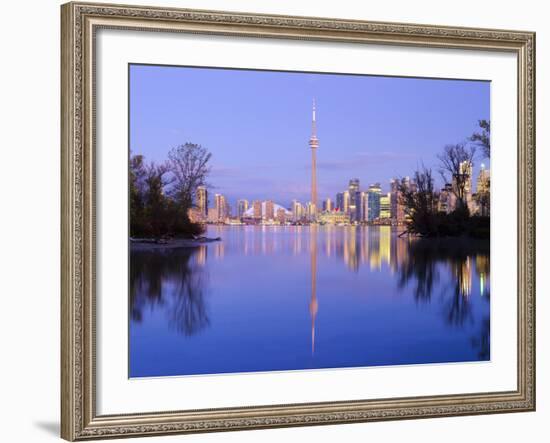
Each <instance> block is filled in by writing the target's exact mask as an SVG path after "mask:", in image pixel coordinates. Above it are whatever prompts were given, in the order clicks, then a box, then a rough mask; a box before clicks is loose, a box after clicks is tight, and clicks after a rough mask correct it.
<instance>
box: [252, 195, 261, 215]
mask: <svg viewBox="0 0 550 443" xmlns="http://www.w3.org/2000/svg"><path fill="white" fill-rule="evenodd" d="M252 218H255V219H256V220H261V219H262V202H261V201H260V200H254V202H253V203H252Z"/></svg>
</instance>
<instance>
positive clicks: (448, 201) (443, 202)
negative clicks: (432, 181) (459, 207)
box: [437, 183, 455, 214]
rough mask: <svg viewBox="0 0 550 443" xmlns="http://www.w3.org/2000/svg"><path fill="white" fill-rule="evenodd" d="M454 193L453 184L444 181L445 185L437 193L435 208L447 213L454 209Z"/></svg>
mask: <svg viewBox="0 0 550 443" xmlns="http://www.w3.org/2000/svg"><path fill="white" fill-rule="evenodd" d="M454 206H455V195H454V193H453V185H452V184H451V183H445V186H444V187H443V188H442V189H441V192H440V193H439V199H438V202H437V210H438V211H439V212H444V213H445V214H449V213H450V212H452V211H454Z"/></svg>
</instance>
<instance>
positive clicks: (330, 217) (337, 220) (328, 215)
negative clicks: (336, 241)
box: [318, 211, 349, 225]
mask: <svg viewBox="0 0 550 443" xmlns="http://www.w3.org/2000/svg"><path fill="white" fill-rule="evenodd" d="M318 218H319V222H320V223H326V224H327V225H340V224H344V223H347V222H348V221H349V218H348V216H347V215H346V214H344V213H343V212H342V211H331V212H323V213H321V214H320V215H319V217H318Z"/></svg>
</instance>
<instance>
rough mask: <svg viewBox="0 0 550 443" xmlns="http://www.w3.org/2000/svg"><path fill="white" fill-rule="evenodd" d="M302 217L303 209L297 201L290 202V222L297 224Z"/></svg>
mask: <svg viewBox="0 0 550 443" xmlns="http://www.w3.org/2000/svg"><path fill="white" fill-rule="evenodd" d="M303 217H304V208H303V206H302V204H301V203H300V202H299V201H298V200H292V221H293V222H294V223H297V222H299V221H301V220H302V218H303Z"/></svg>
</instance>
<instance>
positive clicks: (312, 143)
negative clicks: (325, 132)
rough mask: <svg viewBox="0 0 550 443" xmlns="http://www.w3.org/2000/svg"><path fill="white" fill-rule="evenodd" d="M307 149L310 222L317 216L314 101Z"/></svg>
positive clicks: (316, 144) (316, 140) (317, 144)
mask: <svg viewBox="0 0 550 443" xmlns="http://www.w3.org/2000/svg"><path fill="white" fill-rule="evenodd" d="M309 147H310V148H311V204H312V213H311V215H310V220H314V219H315V217H316V214H317V148H318V147H319V139H318V138H317V116H316V111H315V99H314V100H313V113H312V121H311V137H310V138H309Z"/></svg>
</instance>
